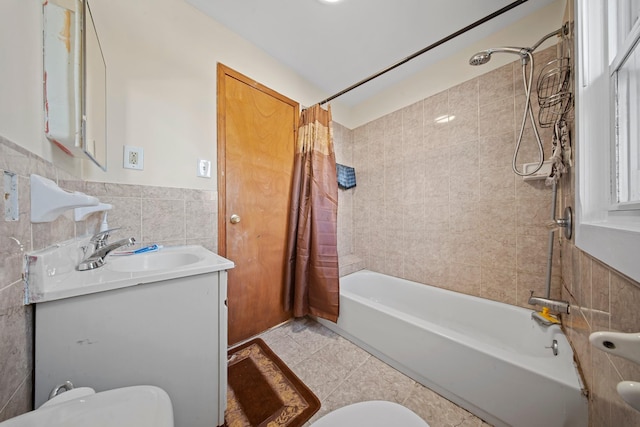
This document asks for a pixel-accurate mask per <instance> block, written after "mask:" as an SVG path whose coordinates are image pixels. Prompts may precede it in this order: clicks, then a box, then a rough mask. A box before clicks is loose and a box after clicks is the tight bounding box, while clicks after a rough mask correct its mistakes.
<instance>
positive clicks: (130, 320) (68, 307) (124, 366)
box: [26, 243, 233, 427]
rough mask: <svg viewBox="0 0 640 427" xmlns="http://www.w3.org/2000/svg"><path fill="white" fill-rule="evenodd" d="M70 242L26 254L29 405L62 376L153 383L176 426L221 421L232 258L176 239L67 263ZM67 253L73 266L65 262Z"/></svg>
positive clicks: (79, 382)
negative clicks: (30, 322) (30, 313)
mask: <svg viewBox="0 0 640 427" xmlns="http://www.w3.org/2000/svg"><path fill="white" fill-rule="evenodd" d="M69 245H70V246H69V247H67V248H63V247H60V246H57V247H54V248H48V249H45V250H43V251H39V252H35V253H31V254H29V255H28V258H27V266H28V268H27V275H26V278H27V280H26V282H27V286H28V289H27V298H28V301H27V302H29V303H30V302H33V303H35V315H36V321H35V335H36V342H35V406H36V407H38V406H39V405H41V404H42V403H44V402H45V401H46V400H47V398H48V396H49V392H50V391H51V390H52V389H53V388H54V387H55V386H57V385H59V384H62V383H64V382H65V381H67V380H69V381H71V382H72V383H73V384H74V385H75V386H86V387H92V388H94V389H95V390H96V391H103V390H108V389H113V388H119V387H126V386H133V385H153V386H158V387H160V388H162V389H164V390H165V391H166V392H167V393H168V394H169V397H170V398H171V401H172V403H173V410H174V417H175V425H176V427H198V426H207V427H211V426H219V425H222V424H223V423H224V410H225V408H226V386H227V358H226V352H227V307H226V298H227V272H226V270H228V269H230V268H233V263H232V262H231V261H229V260H227V259H224V258H222V257H220V256H218V255H216V254H214V253H212V252H210V251H208V250H206V249H204V248H202V247H200V246H181V247H170V248H163V249H161V250H160V251H159V252H155V253H146V254H137V255H131V256H126V257H116V256H109V257H108V258H107V263H106V264H105V265H104V266H102V267H100V268H97V269H94V270H90V271H82V272H80V271H76V270H75V268H71V267H74V266H72V265H71V264H73V263H75V262H76V260H77V258H78V255H77V254H74V251H75V252H77V250H78V249H77V248H74V245H77V244H76V243H69ZM54 252H55V254H54ZM65 254H66V255H65ZM70 259H72V260H73V262H70V263H67V264H69V265H71V267H69V265H66V266H64V264H65V262H64V260H70ZM43 283H44V285H43Z"/></svg>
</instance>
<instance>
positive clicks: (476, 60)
mask: <svg viewBox="0 0 640 427" xmlns="http://www.w3.org/2000/svg"><path fill="white" fill-rule="evenodd" d="M490 60H491V52H489V51H488V50H483V51H482V52H478V53H476V54H475V55H473V56H472V57H471V59H469V65H484V64H486V63H487V62H489V61H490Z"/></svg>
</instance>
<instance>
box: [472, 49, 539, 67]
mask: <svg viewBox="0 0 640 427" xmlns="http://www.w3.org/2000/svg"><path fill="white" fill-rule="evenodd" d="M496 52H505V53H514V54H516V55H520V59H522V61H523V62H526V61H527V55H529V52H530V49H529V48H526V47H495V48H491V49H487V50H483V51H481V52H478V53H476V54H475V55H473V56H472V57H471V59H469V65H484V64H486V63H487V62H489V60H490V59H491V54H493V53H496Z"/></svg>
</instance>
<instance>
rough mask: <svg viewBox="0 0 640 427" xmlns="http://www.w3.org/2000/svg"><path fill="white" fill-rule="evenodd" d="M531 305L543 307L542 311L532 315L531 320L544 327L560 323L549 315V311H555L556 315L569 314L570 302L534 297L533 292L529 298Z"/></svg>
mask: <svg viewBox="0 0 640 427" xmlns="http://www.w3.org/2000/svg"><path fill="white" fill-rule="evenodd" d="M529 304H530V305H538V306H540V307H542V310H541V311H534V312H533V313H531V318H532V319H533V320H535V321H536V322H538V323H539V324H541V325H543V326H549V325H553V324H557V323H560V320H558V318H557V317H556V316H555V315H553V314H551V313H549V311H555V312H556V313H563V314H569V302H568V301H562V300H556V299H551V298H543V297H534V296H533V291H531V296H530V297H529Z"/></svg>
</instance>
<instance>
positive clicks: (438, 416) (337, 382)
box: [260, 318, 489, 427]
mask: <svg viewBox="0 0 640 427" xmlns="http://www.w3.org/2000/svg"><path fill="white" fill-rule="evenodd" d="M260 338H262V339H263V340H264V341H265V342H266V343H267V345H269V347H271V349H272V350H273V351H274V352H275V353H276V354H277V355H278V356H279V357H280V358H281V359H282V360H283V361H284V362H285V363H286V364H287V365H288V366H289V367H290V368H291V370H293V372H295V374H296V375H297V376H298V377H299V378H300V379H301V380H302V381H304V382H305V384H307V386H308V387H309V388H310V389H311V390H312V391H313V392H314V393H315V394H316V396H318V398H319V399H320V401H321V402H322V407H321V408H320V410H319V411H318V412H317V413H316V414H315V415H314V416H313V417H312V418H311V419H310V420H309V422H308V423H306V424H305V426H304V427H308V426H310V423H312V422H313V421H315V420H317V419H318V418H320V417H321V416H323V415H325V414H327V413H329V412H330V411H332V410H334V409H338V408H340V407H342V406H345V405H348V404H351V403H355V402H360V401H364V400H389V401H392V402H397V403H400V404H402V405H404V406H406V407H407V408H409V409H411V410H412V411H414V412H415V413H416V414H418V415H419V416H420V417H422V418H423V419H425V420H426V421H427V422H428V423H429V425H430V427H452V426H461V427H472V426H473V427H487V426H489V424H487V423H484V422H483V421H482V420H481V419H480V418H478V417H476V416H474V415H473V414H471V413H469V412H467V411H466V410H464V409H462V408H460V407H459V406H457V405H455V404H453V403H451V402H449V401H448V400H446V399H444V398H442V397H440V396H439V395H438V394H436V393H434V392H433V391H431V390H429V389H428V388H426V387H424V386H422V385H421V384H419V383H417V382H415V381H414V380H412V379H411V378H409V377H407V376H406V375H404V374H402V373H400V372H398V371H396V370H395V369H393V368H392V367H390V366H389V365H387V364H385V363H384V362H382V361H380V360H379V359H377V358H376V357H374V356H372V355H370V354H369V353H367V352H366V351H364V350H362V349H361V348H359V347H358V346H356V345H354V344H353V343H351V342H350V341H348V340H346V339H344V338H342V337H341V336H340V335H338V334H336V333H334V332H333V331H331V330H329V329H327V328H325V327H324V326H322V325H320V324H319V323H317V322H315V321H314V320H312V319H308V318H304V319H296V320H294V321H291V322H289V323H285V324H283V325H281V326H279V327H277V328H274V329H272V330H270V331H267V332H265V333H263V334H262V335H260Z"/></svg>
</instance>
